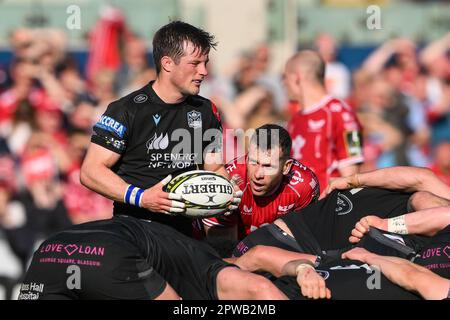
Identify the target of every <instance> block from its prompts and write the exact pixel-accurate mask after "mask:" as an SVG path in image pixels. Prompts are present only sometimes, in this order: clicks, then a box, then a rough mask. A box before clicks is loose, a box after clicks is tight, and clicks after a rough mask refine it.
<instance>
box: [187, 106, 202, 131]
mask: <svg viewBox="0 0 450 320" xmlns="http://www.w3.org/2000/svg"><path fill="white" fill-rule="evenodd" d="M187 122H188V126H189V127H191V128H194V129H196V128H201V127H202V114H201V113H200V112H198V111H195V110H192V111H189V112H188V113H187Z"/></svg>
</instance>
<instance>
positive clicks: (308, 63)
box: [284, 50, 364, 189]
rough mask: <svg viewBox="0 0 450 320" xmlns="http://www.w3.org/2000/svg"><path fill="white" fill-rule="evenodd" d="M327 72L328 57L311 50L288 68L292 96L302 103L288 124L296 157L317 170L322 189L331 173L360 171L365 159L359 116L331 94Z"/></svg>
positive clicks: (292, 60)
mask: <svg viewBox="0 0 450 320" xmlns="http://www.w3.org/2000/svg"><path fill="white" fill-rule="evenodd" d="M324 74H325V63H324V61H323V60H322V59H321V58H320V56H319V55H318V54H317V53H316V52H314V51H310V50H304V51H300V52H298V53H297V54H295V55H294V56H293V57H291V58H290V59H289V60H288V62H287V63H286V67H285V71H284V84H285V87H286V90H287V92H288V95H289V98H290V99H291V100H292V101H296V102H297V103H298V104H299V105H300V111H299V112H297V113H296V114H295V115H294V116H293V117H292V119H291V120H290V121H289V123H288V127H287V129H288V131H289V134H290V135H291V137H292V157H293V158H294V159H296V160H298V161H301V162H302V163H303V164H304V165H306V166H308V167H309V168H311V169H312V170H313V171H314V173H315V174H316V175H317V178H318V180H319V184H320V188H321V189H324V188H325V187H326V186H327V184H328V182H329V179H330V177H338V176H349V175H352V174H355V173H357V172H358V164H359V163H361V162H363V160H364V159H363V155H362V143H361V126H360V124H359V122H358V119H357V118H356V115H355V113H354V112H353V110H351V109H350V107H348V106H347V105H346V104H345V103H344V102H342V101H341V100H339V99H336V98H333V97H331V96H329V95H328V94H327V92H326V89H325V84H324Z"/></svg>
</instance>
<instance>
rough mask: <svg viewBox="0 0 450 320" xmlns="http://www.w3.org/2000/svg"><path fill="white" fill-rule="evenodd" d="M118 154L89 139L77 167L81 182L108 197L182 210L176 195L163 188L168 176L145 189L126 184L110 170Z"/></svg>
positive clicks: (158, 209) (165, 209)
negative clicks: (83, 156)
mask: <svg viewBox="0 0 450 320" xmlns="http://www.w3.org/2000/svg"><path fill="white" fill-rule="evenodd" d="M119 158H120V154H118V153H115V152H113V151H110V150H108V149H106V148H104V147H102V146H100V145H98V144H95V143H91V144H90V145H89V149H88V152H87V154H86V157H85V159H84V161H83V165H82V167H81V174H80V181H81V183H82V184H83V185H84V186H86V187H87V188H89V189H91V190H93V191H95V192H97V193H99V194H101V195H103V196H105V197H107V198H109V199H112V200H114V201H118V202H127V203H130V204H134V205H136V206H139V207H143V208H146V209H148V210H150V211H153V212H161V213H169V212H174V213H178V212H183V211H184V210H185V209H184V207H185V204H184V203H182V202H181V201H180V200H181V196H180V195H176V194H172V193H167V192H164V191H163V187H164V185H165V184H167V183H168V182H169V181H170V177H167V178H166V179H164V180H163V181H161V182H160V183H158V184H156V185H155V186H153V187H151V188H149V189H146V190H141V189H139V188H136V187H133V186H131V185H129V184H128V183H126V182H125V181H124V180H123V179H122V178H120V177H119V176H118V175H117V174H115V173H114V172H113V171H112V170H111V167H112V166H113V165H114V164H115V163H116V162H117V161H118V160H119ZM127 194H129V196H128V197H127Z"/></svg>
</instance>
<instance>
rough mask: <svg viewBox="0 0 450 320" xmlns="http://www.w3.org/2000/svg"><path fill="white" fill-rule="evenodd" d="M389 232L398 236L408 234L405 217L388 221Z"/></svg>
mask: <svg viewBox="0 0 450 320" xmlns="http://www.w3.org/2000/svg"><path fill="white" fill-rule="evenodd" d="M388 231H389V232H393V233H398V234H408V228H407V227H406V221H405V215H402V216H398V217H395V218H390V219H388Z"/></svg>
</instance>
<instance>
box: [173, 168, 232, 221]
mask: <svg viewBox="0 0 450 320" xmlns="http://www.w3.org/2000/svg"><path fill="white" fill-rule="evenodd" d="M165 191H167V192H170V193H175V194H179V195H181V196H182V199H183V202H184V203H185V205H186V210H185V211H184V212H182V213H179V214H181V215H185V216H188V217H191V218H208V217H214V216H217V215H221V214H224V213H225V212H227V211H229V207H230V205H232V204H233V200H234V187H233V184H232V183H231V182H230V181H228V180H227V179H226V178H224V177H222V176H221V175H219V174H217V173H214V172H212V171H204V170H194V171H189V172H185V173H182V174H180V175H178V176H176V177H175V178H173V179H172V180H171V181H170V182H169V183H168V184H167V185H166V190H165Z"/></svg>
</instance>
